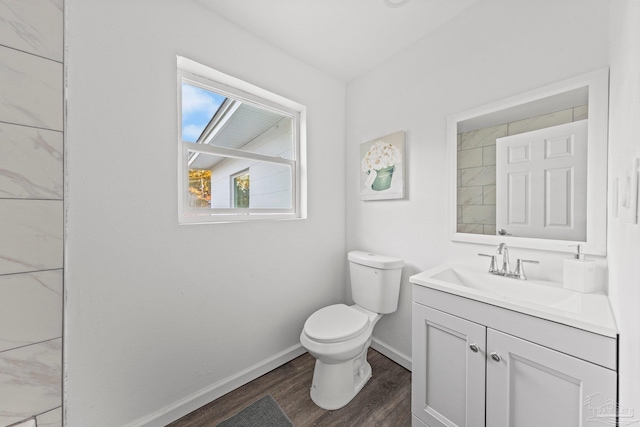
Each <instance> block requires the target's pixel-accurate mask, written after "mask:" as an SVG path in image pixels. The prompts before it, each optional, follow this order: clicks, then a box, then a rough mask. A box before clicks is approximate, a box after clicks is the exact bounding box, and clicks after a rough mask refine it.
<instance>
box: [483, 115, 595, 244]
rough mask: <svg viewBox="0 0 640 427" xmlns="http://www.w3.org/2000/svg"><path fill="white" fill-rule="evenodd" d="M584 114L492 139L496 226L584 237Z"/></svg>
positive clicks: (565, 237) (528, 233)
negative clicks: (559, 122)
mask: <svg viewBox="0 0 640 427" xmlns="http://www.w3.org/2000/svg"><path fill="white" fill-rule="evenodd" d="M586 209H587V120H581V121H577V122H573V123H566V124H563V125H559V126H553V127H549V128H545V129H539V130H535V131H532V132H526V133H521V134H517V135H512V136H506V137H503V138H498V139H497V140H496V229H498V230H499V229H505V230H506V231H507V233H508V234H510V235H514V236H526V237H535V238H553V239H561V240H586Z"/></svg>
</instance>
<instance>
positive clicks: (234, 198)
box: [229, 168, 251, 209]
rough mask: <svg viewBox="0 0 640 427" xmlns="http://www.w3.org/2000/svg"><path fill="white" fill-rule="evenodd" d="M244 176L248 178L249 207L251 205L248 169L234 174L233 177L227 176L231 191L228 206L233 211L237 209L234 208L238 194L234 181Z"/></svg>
mask: <svg viewBox="0 0 640 427" xmlns="http://www.w3.org/2000/svg"><path fill="white" fill-rule="evenodd" d="M244 175H248V176H249V205H251V173H250V168H246V169H242V170H241V171H238V172H236V173H234V174H233V175H229V181H230V183H229V184H230V185H231V191H229V195H230V196H231V203H230V204H231V205H233V207H234V209H238V208H237V206H236V205H237V204H238V197H237V195H236V194H237V192H238V189H237V186H238V184H236V179H238V178H239V177H241V176H244Z"/></svg>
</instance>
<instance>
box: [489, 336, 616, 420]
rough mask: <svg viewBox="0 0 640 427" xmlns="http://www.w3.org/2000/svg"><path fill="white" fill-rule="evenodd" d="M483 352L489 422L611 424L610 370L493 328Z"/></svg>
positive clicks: (612, 387)
mask: <svg viewBox="0 0 640 427" xmlns="http://www.w3.org/2000/svg"><path fill="white" fill-rule="evenodd" d="M487 352H488V354H489V355H488V357H487V425H488V426H491V427H539V426H545V427H582V426H585V427H586V426H594V427H595V426H597V425H603V424H602V423H603V422H605V424H607V421H608V422H613V423H612V424H609V425H615V409H614V407H615V401H616V373H615V372H614V371H611V370H609V369H606V368H603V367H601V366H598V365H594V364H592V363H589V362H585V361H584V360H581V359H577V358H575V357H572V356H568V355H566V354H564V353H560V352H557V351H555V350H551V349H548V348H546V347H542V346H539V345H537V344H533V343H531V342H528V341H524V340H521V339H519V338H516V337H513V336H511V335H506V334H503V333H501V332H497V331H494V330H492V329H488V330H487ZM493 353H495V355H494V354H493ZM494 358H495V359H494ZM497 359H499V360H497ZM603 410H604V411H605V413H604V415H605V417H606V411H607V410H610V411H611V413H610V415H611V416H610V417H609V418H608V420H605V419H604V418H603V417H602V415H603V412H602V411H603ZM596 417H597V419H596Z"/></svg>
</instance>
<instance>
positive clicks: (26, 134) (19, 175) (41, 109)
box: [0, 0, 64, 427]
mask: <svg viewBox="0 0 640 427" xmlns="http://www.w3.org/2000/svg"><path fill="white" fill-rule="evenodd" d="M63 6H64V4H63V0H29V1H24V0H0V236H2V239H0V427H3V426H8V425H11V424H14V423H18V422H22V421H24V420H27V419H33V418H34V417H35V419H36V420H37V423H38V426H39V427H42V426H47V427H61V426H62V424H63V423H62V313H63V306H62V304H63V227H64V222H63V217H64V208H63V196H64V192H63V188H64V186H63V163H64V154H63V153H64V150H63V140H64V135H63V130H64V120H63V107H64V97H63V22H64V20H63Z"/></svg>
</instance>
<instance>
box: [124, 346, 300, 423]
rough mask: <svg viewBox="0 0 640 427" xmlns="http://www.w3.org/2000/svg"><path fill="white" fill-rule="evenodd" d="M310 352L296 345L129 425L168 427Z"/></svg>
mask: <svg viewBox="0 0 640 427" xmlns="http://www.w3.org/2000/svg"><path fill="white" fill-rule="evenodd" d="M306 351H307V350H305V349H304V347H302V345H301V344H297V345H294V346H292V347H289V348H288V349H286V350H284V351H282V352H280V353H278V354H276V355H275V356H273V357H270V358H269V359H266V360H263V361H262V362H260V363H257V364H255V365H253V366H250V367H249V368H247V369H245V370H243V371H240V372H238V373H237V374H235V375H232V376H230V377H227V378H225V379H223V380H220V381H218V382H217V383H215V384H213V385H211V386H210V387H207V388H205V389H203V390H200V391H199V392H197V393H194V394H192V395H191V396H187V397H185V398H184V399H181V400H179V401H177V402H175V403H174V404H172V405H169V406H167V407H165V408H163V409H161V410H160V411H157V412H155V413H154V414H151V415H149V416H147V417H144V418H142V419H139V420H138V421H136V422H134V423H131V424H129V427H164V426H166V425H167V424H169V423H171V422H173V421H175V420H177V419H179V418H181V417H183V416H185V415H187V414H188V413H190V412H193V411H195V410H196V409H198V408H200V407H201V406H204V405H206V404H207V403H209V402H211V401H213V400H215V399H217V398H219V397H221V396H223V395H225V394H227V393H229V392H230V391H233V390H235V389H236V388H238V387H240V386H243V385H245V384H246V383H248V382H251V381H253V380H255V379H256V378H258V377H260V376H262V375H264V374H266V373H267V372H270V371H272V370H274V369H275V368H277V367H279V366H281V365H284V364H285V363H287V362H289V361H291V360H293V359H295V358H296V357H298V356H301V355H303V354H304V353H306Z"/></svg>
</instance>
